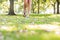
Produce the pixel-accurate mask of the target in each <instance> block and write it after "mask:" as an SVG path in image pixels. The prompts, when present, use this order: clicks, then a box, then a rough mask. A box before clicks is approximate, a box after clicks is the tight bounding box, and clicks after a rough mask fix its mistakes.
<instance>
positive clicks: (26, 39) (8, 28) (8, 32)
mask: <svg viewBox="0 0 60 40" xmlns="http://www.w3.org/2000/svg"><path fill="white" fill-rule="evenodd" d="M31 24H32V25H35V24H37V25H38V24H51V25H58V26H60V14H59V15H57V14H55V15H53V14H39V15H37V14H31V15H30V17H29V18H27V17H26V18H24V17H23V16H22V15H15V16H8V15H0V27H1V28H2V29H1V28H0V31H1V33H2V35H3V36H4V40H60V35H57V34H55V33H54V32H47V31H44V30H41V29H40V30H39V29H34V30H33V29H26V30H27V31H26V32H25V31H23V32H21V31H22V30H25V27H26V25H31ZM20 30H21V31H20Z"/></svg>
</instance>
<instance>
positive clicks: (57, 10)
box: [56, 0, 59, 14]
mask: <svg viewBox="0 0 60 40" xmlns="http://www.w3.org/2000/svg"><path fill="white" fill-rule="evenodd" d="M56 1H57V14H59V0H56Z"/></svg>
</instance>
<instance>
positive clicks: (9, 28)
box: [0, 26, 17, 31]
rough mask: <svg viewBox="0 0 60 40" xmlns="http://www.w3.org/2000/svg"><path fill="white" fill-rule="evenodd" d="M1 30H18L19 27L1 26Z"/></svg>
mask: <svg viewBox="0 0 60 40" xmlns="http://www.w3.org/2000/svg"><path fill="white" fill-rule="evenodd" d="M0 30H6V31H13V30H17V28H16V27H15V26H1V27H0Z"/></svg>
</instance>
